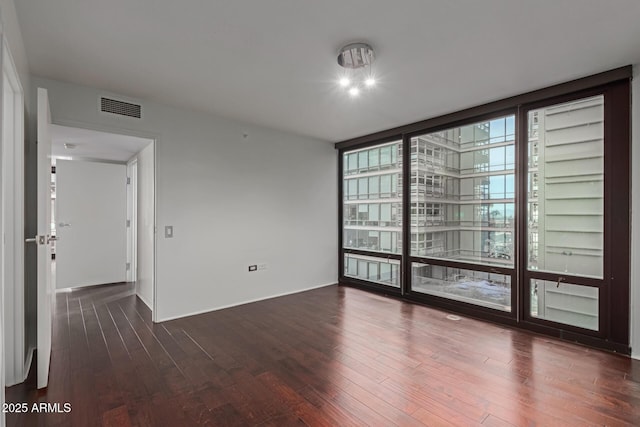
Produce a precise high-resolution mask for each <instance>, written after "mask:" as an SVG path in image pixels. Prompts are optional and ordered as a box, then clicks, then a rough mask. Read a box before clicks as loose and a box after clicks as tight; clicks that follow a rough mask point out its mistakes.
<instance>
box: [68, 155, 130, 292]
mask: <svg viewBox="0 0 640 427" xmlns="http://www.w3.org/2000/svg"><path fill="white" fill-rule="evenodd" d="M126 176H127V172H126V166H125V165H121V164H109V163H95V162H82V161H71V160H57V161H56V196H57V199H56V219H57V221H58V223H68V224H70V226H66V227H60V226H58V227H57V230H56V233H57V236H58V242H57V243H56V287H57V288H58V289H62V288H73V287H78V286H89V285H99V284H105V283H117V282H124V281H125V273H126V269H125V265H126V212H127V210H126V200H127V193H126Z"/></svg>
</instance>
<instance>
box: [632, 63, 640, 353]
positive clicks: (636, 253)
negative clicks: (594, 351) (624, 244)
mask: <svg viewBox="0 0 640 427" xmlns="http://www.w3.org/2000/svg"><path fill="white" fill-rule="evenodd" d="M633 71H634V72H633V77H634V78H633V81H632V83H631V87H632V98H633V102H632V106H631V107H632V109H631V135H632V144H631V146H632V148H631V175H632V182H631V190H632V191H631V197H632V201H631V224H632V227H631V351H632V353H631V355H632V357H634V358H636V359H640V265H639V264H640V65H639V64H636V65H635V66H634V70H633Z"/></svg>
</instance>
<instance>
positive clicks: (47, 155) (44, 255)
mask: <svg viewBox="0 0 640 427" xmlns="http://www.w3.org/2000/svg"><path fill="white" fill-rule="evenodd" d="M50 127H51V111H50V110H49V95H48V93H47V90H46V89H42V88H38V235H37V236H36V237H35V240H36V242H35V243H36V244H37V245H38V250H37V253H38V370H37V374H38V388H43V387H46V386H47V383H48V382H49V361H50V359H51V335H52V320H53V303H54V297H55V292H54V290H53V284H52V280H51V132H50Z"/></svg>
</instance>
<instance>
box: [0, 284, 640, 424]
mask: <svg viewBox="0 0 640 427" xmlns="http://www.w3.org/2000/svg"><path fill="white" fill-rule="evenodd" d="M134 290H135V287H134V285H133V284H114V285H109V286H99V287H95V288H87V289H78V290H73V291H71V292H64V293H59V294H57V296H56V304H55V316H54V324H53V340H54V341H53V343H52V356H51V372H50V376H49V387H48V388H47V389H46V390H44V391H35V390H34V388H33V387H34V386H35V380H34V378H33V374H32V375H30V379H29V380H28V381H27V382H26V383H25V384H20V385H18V386H14V387H11V388H9V389H8V390H7V394H6V400H7V402H26V403H28V404H32V403H64V402H69V403H70V404H71V405H72V411H71V412H70V413H27V414H20V415H18V414H7V425H8V426H10V427H13V426H27V427H30V426H39V425H42V426H72V425H83V426H84V425H103V426H115V425H118V426H129V425H130V426H154V427H155V426H163V425H167V426H176V425H180V426H192V425H193V426H196V425H198V426H201V425H206V426H221V425H230V426H234V425H235V426H259V425H261V426H287V425H308V426H323V425H332V426H334V425H339V426H362V425H372V426H378V425H382V426H393V425H400V426H406V425H416V426H420V425H429V426H451V425H456V426H457V425H485V426H498V427H503V426H531V425H539V426H546V425H553V426H562V425H581V426H582V425H585V426H589V425H612V426H618V425H620V426H625V425H626V426H634V425H640V362H638V361H636V360H632V359H629V358H627V357H623V356H620V355H616V354H611V353H607V352H603V351H599V350H594V349H590V348H587V347H583V346H578V345H575V344H572V343H568V342H565V341H560V340H555V339H552V338H548V337H542V336H539V335H535V334H531V333H528V332H525V331H521V330H514V329H510V328H508V327H505V326H500V325H493V324H488V323H484V322H482V321H478V320H474V319H469V318H464V317H462V318H461V319H460V320H459V321H451V320H449V319H447V316H446V315H447V313H446V312H444V311H439V310H434V309H431V308H427V307H423V306H419V305H412V304H409V303H406V302H402V301H398V300H395V299H389V298H385V297H383V296H380V295H373V294H370V293H366V292H363V291H360V290H356V289H352V288H344V287H337V286H330V287H325V288H320V289H316V290H313V291H308V292H302V293H299V294H295V295H290V296H286V297H281V298H274V299H270V300H265V301H261V302H257V303H252V304H246V305H242V306H238V307H233V308H229V309H225V310H219V311H215V312H211V313H205V314H201V315H197V316H191V317H188V318H182V319H176V320H173V321H169V322H164V323H162V324H154V323H153V322H152V321H151V311H150V310H149V308H148V307H147V306H146V305H145V304H144V303H142V302H141V301H140V300H139V299H138V298H137V297H136V296H135V293H134ZM32 371H33V370H32Z"/></svg>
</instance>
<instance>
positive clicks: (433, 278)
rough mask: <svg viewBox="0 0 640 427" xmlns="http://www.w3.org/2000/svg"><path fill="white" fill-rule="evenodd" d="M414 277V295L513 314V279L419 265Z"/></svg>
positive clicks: (413, 266) (414, 265) (413, 270)
mask: <svg viewBox="0 0 640 427" xmlns="http://www.w3.org/2000/svg"><path fill="white" fill-rule="evenodd" d="M412 273H413V274H412V277H411V290H413V291H416V292H420V293H424V294H429V295H436V296H439V297H444V298H449V299H454V300H457V301H463V302H468V303H471V304H475V305H481V306H483V307H489V308H495V309H498V310H502V311H511V276H507V275H504V274H497V273H485V272H481V271H474V270H465V269H461V268H451V267H443V266H440V265H428V264H418V263H413V264H412Z"/></svg>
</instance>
